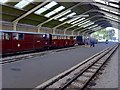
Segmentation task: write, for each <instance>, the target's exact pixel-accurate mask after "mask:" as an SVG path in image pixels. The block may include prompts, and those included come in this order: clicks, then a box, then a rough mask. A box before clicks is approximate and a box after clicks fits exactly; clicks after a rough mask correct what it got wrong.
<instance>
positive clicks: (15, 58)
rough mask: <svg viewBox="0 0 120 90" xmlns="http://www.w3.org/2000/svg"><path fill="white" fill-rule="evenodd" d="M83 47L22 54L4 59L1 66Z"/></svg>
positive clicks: (0, 62) (0, 61)
mask: <svg viewBox="0 0 120 90" xmlns="http://www.w3.org/2000/svg"><path fill="white" fill-rule="evenodd" d="M79 47H82V46H74V47H69V48H61V49H54V50H47V51H44V52H35V53H28V54H20V55H14V56H9V57H3V58H1V60H0V64H7V63H12V62H16V61H20V60H25V59H29V58H34V57H36V56H44V55H47V54H49V53H52V52H53V53H54V52H61V51H65V50H71V49H76V48H79Z"/></svg>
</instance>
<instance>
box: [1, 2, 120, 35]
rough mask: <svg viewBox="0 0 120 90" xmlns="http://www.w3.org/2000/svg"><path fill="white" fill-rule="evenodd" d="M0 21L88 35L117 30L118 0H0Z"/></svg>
mask: <svg viewBox="0 0 120 90" xmlns="http://www.w3.org/2000/svg"><path fill="white" fill-rule="evenodd" d="M0 4H1V5H2V11H1V14H2V21H8V22H12V23H13V25H14V30H16V25H17V24H18V23H21V24H28V25H34V26H36V27H38V31H39V30H40V28H41V27H49V28H52V29H53V33H55V31H56V29H60V30H64V34H66V31H68V30H69V31H71V32H78V33H88V34H91V33H93V32H95V31H97V30H101V29H103V28H106V27H115V28H118V26H120V20H119V18H120V0H54V1H53V0H43V1H42V0H0Z"/></svg>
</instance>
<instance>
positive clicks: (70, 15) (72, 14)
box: [67, 12, 76, 17]
mask: <svg viewBox="0 0 120 90" xmlns="http://www.w3.org/2000/svg"><path fill="white" fill-rule="evenodd" d="M74 15H76V13H75V12H73V13H71V14H69V15H67V17H72V16H74Z"/></svg>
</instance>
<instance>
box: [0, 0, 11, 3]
mask: <svg viewBox="0 0 120 90" xmlns="http://www.w3.org/2000/svg"><path fill="white" fill-rule="evenodd" d="M8 1H9V0H0V3H3V4H4V3H7V2H8Z"/></svg>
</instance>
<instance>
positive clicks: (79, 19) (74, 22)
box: [71, 18, 85, 24]
mask: <svg viewBox="0 0 120 90" xmlns="http://www.w3.org/2000/svg"><path fill="white" fill-rule="evenodd" d="M84 19H85V18H81V19H79V20H77V21H75V22H72V23H71V24H75V23H77V22H80V21H82V20H84Z"/></svg>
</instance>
